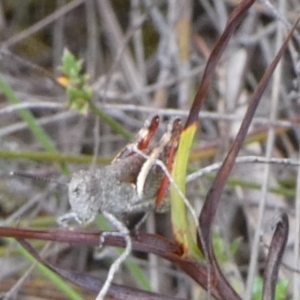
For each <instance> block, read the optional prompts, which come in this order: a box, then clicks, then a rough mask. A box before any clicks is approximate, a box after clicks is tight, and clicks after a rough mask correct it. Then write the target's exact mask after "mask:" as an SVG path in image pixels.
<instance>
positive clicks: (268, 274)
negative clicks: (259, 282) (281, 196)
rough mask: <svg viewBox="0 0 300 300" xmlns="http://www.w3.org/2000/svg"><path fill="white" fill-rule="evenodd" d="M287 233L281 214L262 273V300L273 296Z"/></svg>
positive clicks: (287, 226) (287, 225)
mask: <svg viewBox="0 0 300 300" xmlns="http://www.w3.org/2000/svg"><path fill="white" fill-rule="evenodd" d="M288 233H289V219H288V216H287V214H285V213H283V214H282V215H281V216H280V220H279V221H278V223H277V225H276V229H275V232H274V235H273V238H272V241H271V245H270V247H269V253H268V257H267V260H266V267H265V272H264V289H263V300H272V299H274V295H275V288H276V283H277V277H278V271H279V267H280V264H281V260H282V257H283V253H284V249H285V246H286V243H287V239H288Z"/></svg>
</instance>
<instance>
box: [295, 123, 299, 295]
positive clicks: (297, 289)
mask: <svg viewBox="0 0 300 300" xmlns="http://www.w3.org/2000/svg"><path fill="white" fill-rule="evenodd" d="M299 129H300V128H299V126H298V128H295V130H298V131H299ZM298 143H299V139H298ZM298 162H299V163H300V152H298ZM299 240H300V166H299V168H298V170H297V186H296V199H295V244H294V267H296V268H300V258H299V255H300V241H299ZM299 286H300V275H299V274H297V273H294V275H293V299H300V289H299Z"/></svg>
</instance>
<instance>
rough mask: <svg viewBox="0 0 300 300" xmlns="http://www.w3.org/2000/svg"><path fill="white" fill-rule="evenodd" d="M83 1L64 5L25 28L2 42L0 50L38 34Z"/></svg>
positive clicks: (75, 0) (77, 0)
mask: <svg viewBox="0 0 300 300" xmlns="http://www.w3.org/2000/svg"><path fill="white" fill-rule="evenodd" d="M85 1H86V0H74V1H72V2H70V3H68V4H66V5H65V6H63V7H62V8H60V9H58V10H56V11H55V12H54V13H52V14H50V15H49V16H47V17H46V18H44V19H42V20H41V21H39V22H37V23H35V24H34V25H32V26H31V27H29V28H27V29H26V30H23V31H21V32H20V33H18V34H16V35H14V36H13V37H11V38H10V39H8V40H6V41H4V42H2V43H1V44H0V48H8V47H10V46H13V45H14V44H16V43H18V42H20V41H22V40H24V39H26V38H28V37H29V36H31V35H33V34H34V33H36V32H38V31H40V30H41V29H43V28H44V27H46V26H48V25H49V24H51V23H52V22H54V21H55V20H57V19H58V18H60V17H61V16H63V15H65V14H66V13H68V12H69V11H71V10H73V9H75V8H76V7H77V6H79V5H81V4H82V3H84V2H85Z"/></svg>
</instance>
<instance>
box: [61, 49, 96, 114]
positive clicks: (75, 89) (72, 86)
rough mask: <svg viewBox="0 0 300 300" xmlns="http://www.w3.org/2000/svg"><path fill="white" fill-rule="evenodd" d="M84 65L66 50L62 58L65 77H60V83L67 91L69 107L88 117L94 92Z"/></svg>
mask: <svg viewBox="0 0 300 300" xmlns="http://www.w3.org/2000/svg"><path fill="white" fill-rule="evenodd" d="M82 63H83V62H82V60H79V59H77V58H76V57H75V55H74V54H72V53H71V52H70V51H69V50H68V49H65V50H64V53H63V57H62V72H63V75H64V77H60V78H59V79H58V81H59V83H60V84H61V85H63V86H64V87H65V88H66V89H67V95H68V103H67V106H68V107H70V108H72V109H75V110H77V111H78V112H80V113H81V114H84V115H86V114H87V113H88V110H89V102H90V100H91V98H92V96H93V91H92V88H91V86H90V85H89V83H88V80H89V76H88V75H87V74H84V73H83V72H82V69H83V68H82Z"/></svg>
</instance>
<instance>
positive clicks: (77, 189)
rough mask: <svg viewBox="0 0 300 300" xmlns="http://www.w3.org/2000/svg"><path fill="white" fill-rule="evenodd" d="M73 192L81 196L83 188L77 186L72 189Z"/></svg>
mask: <svg viewBox="0 0 300 300" xmlns="http://www.w3.org/2000/svg"><path fill="white" fill-rule="evenodd" d="M72 194H74V195H75V196H76V197H78V196H80V194H81V189H80V188H79V187H78V186H77V187H75V188H74V189H73V190H72Z"/></svg>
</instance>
